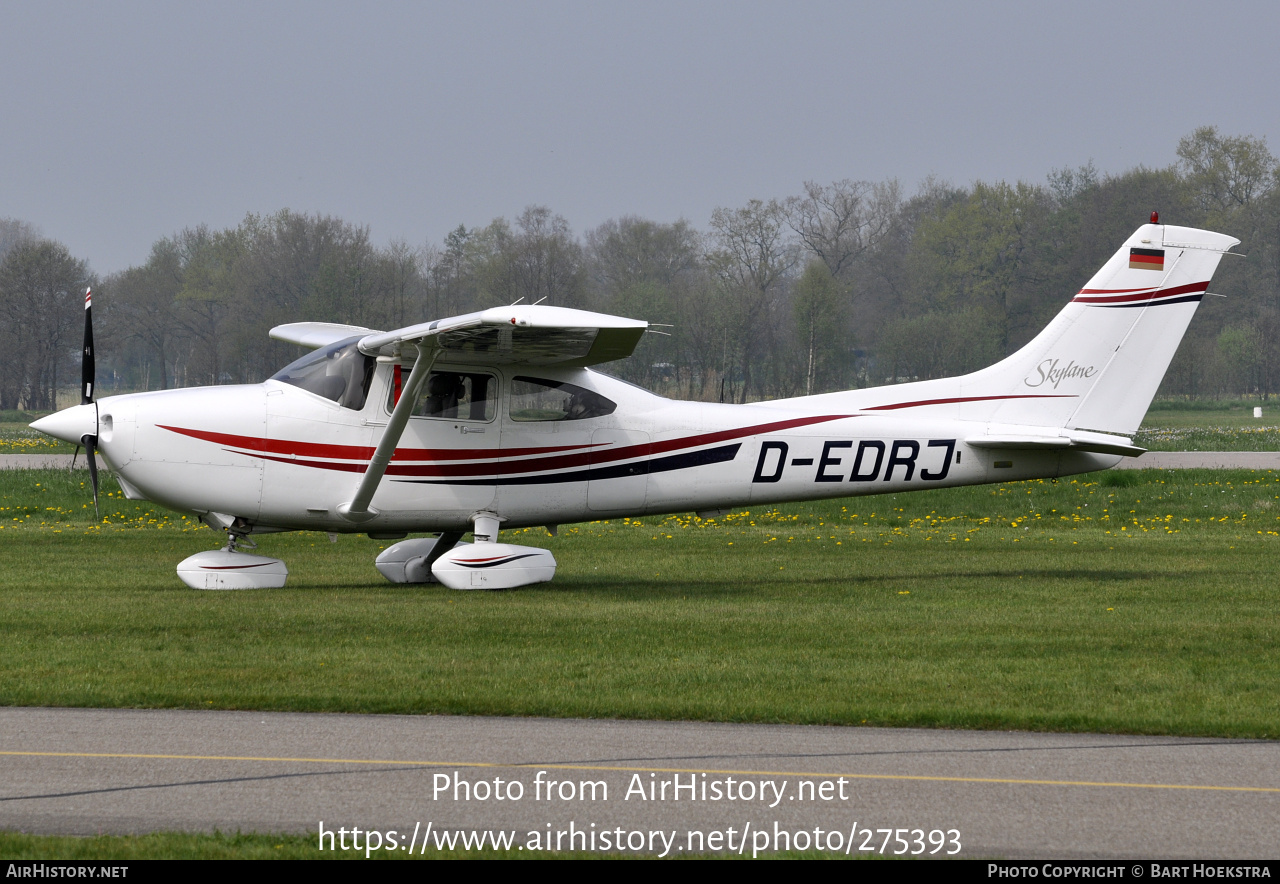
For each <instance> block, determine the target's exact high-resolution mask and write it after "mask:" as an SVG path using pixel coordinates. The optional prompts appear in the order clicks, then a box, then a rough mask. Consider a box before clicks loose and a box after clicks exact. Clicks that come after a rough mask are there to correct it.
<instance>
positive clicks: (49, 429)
mask: <svg viewBox="0 0 1280 884" xmlns="http://www.w3.org/2000/svg"><path fill="white" fill-rule="evenodd" d="M31 429H33V430H39V431H40V432H41V433H44V434H45V435H47V436H53V437H54V438H55V439H61V440H62V441H63V442H70V443H71V444H72V445H79V444H80V438H81V437H82V436H95V435H97V433H98V410H97V407H96V406H94V405H73V406H71V407H70V408H64V409H62V411H59V412H55V413H54V414H51V415H49V416H48V417H42V418H40V420H38V421H36V422H35V423H33V424H31Z"/></svg>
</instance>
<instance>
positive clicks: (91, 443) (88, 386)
mask: <svg viewBox="0 0 1280 884" xmlns="http://www.w3.org/2000/svg"><path fill="white" fill-rule="evenodd" d="M96 371H97V366H96V365H95V363H94V360H93V288H92V287H90V288H87V289H85V290H84V348H83V350H81V353H80V404H81V405H92V404H93V382H94V375H95V374H96ZM80 442H81V444H82V445H84V453H85V455H87V457H88V460H89V484H90V485H92V486H93V516H94V518H95V519H98V518H101V513H99V511H98V407H97V406H96V405H94V407H93V433H92V434H88V433H86V434H85V435H83V436H81V437H80ZM78 450H79V449H77V451H78ZM74 462H75V455H72V463H74Z"/></svg>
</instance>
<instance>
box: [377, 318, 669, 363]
mask: <svg viewBox="0 0 1280 884" xmlns="http://www.w3.org/2000/svg"><path fill="white" fill-rule="evenodd" d="M648 327H649V323H647V322H644V321H643V320H639V319H624V318H622V317H620V316H609V315H607V314H604V313H591V312H589V311H586V310H573V309H570V308H568V307H543V306H537V305H530V306H523V305H521V306H514V307H493V308H490V309H489V310H481V311H479V312H476V313H468V314H465V315H463V316H454V317H450V318H448V319H437V320H434V321H432V322H423V323H419V324H418V325H411V326H408V327H406V328H400V329H396V330H394V331H389V332H376V333H374V334H370V335H367V336H366V337H365V338H363V339H362V340H361V341H360V350H361V352H363V353H366V354H368V355H370V356H397V355H399V351H400V349H401V346H402V345H403V344H406V343H409V344H415V345H416V346H417V347H418V349H419V350H438V351H440V357H441V358H445V359H448V360H450V361H454V362H465V363H471V364H477V365H512V364H516V363H524V364H529V365H562V366H584V365H595V364H597V363H600V362H611V361H612V360H614V359H624V358H626V357H627V356H630V355H631V352H632V351H633V350H634V349H635V347H636V344H638V343H639V342H640V338H641V337H642V336H643V335H644V333H645V330H646V329H647V328H648Z"/></svg>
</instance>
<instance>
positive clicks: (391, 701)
mask: <svg viewBox="0 0 1280 884" xmlns="http://www.w3.org/2000/svg"><path fill="white" fill-rule="evenodd" d="M82 482H83V479H82V474H71V473H68V472H66V471H58V470H54V471H39V472H37V471H30V472H17V471H9V472H4V473H0V563H2V564H3V568H0V622H3V623H4V624H5V626H4V634H5V653H4V654H3V655H0V703H3V704H6V705H68V706H134V707H186V708H206V709H208V708H219V709H279V710H302V711H335V712H336V711H342V712H405V713H425V712H441V713H457V714H495V715H547V716H583V717H622V718H663V719H704V720H719V721H762V722H796V723H824V724H875V725H909V726H930V727H968V728H1025V729H1036V730H1071V731H1110V732H1137V733H1168V734H1212V735H1220V736H1241V737H1245V736H1247V737H1274V736H1276V734H1277V729H1278V727H1280V725H1278V724H1277V723H1278V722H1280V649H1278V647H1277V639H1278V638H1280V625H1277V620H1276V617H1275V610H1276V607H1277V605H1276V603H1277V601H1278V596H1280V589H1278V588H1277V585H1276V580H1275V573H1276V570H1277V564H1280V555H1278V550H1280V547H1278V546H1277V544H1280V476H1278V475H1277V474H1273V473H1271V472H1259V473H1250V472H1247V471H1238V472H1218V471H1179V472H1171V471H1141V472H1137V471H1135V472H1131V473H1105V474H1101V476H1099V477H1093V478H1090V477H1084V478H1083V479H1079V480H1076V481H1063V482H1057V483H1054V482H1048V481H1046V482H1028V483H1013V484H1006V485H999V486H984V487H977V488H968V489H947V490H940V491H930V492H921V493H915V494H906V495H898V496H896V497H895V496H884V497H873V498H860V499H853V500H844V501H833V502H823V503H819V504H811V505H795V506H789V507H785V508H782V509H774V508H765V509H761V510H752V511H749V512H743V513H735V514H732V515H730V516H726V517H724V518H722V519H720V520H717V521H713V522H704V521H701V520H698V519H696V518H694V517H692V516H684V517H673V518H666V519H659V518H645V519H640V520H614V521H612V522H601V523H592V524H585V525H580V526H572V527H566V528H564V529H562V531H561V534H560V536H559V537H556V538H551V537H548V536H546V534H545V532H543V531H541V529H538V530H530V531H528V532H519V531H516V532H504V533H503V539H504V540H506V541H509V542H515V543H521V542H523V543H530V544H534V545H538V546H545V547H547V548H549V549H551V550H552V551H553V552H554V553H555V555H556V558H557V560H558V561H559V563H560V570H559V573H558V574H557V577H556V580H555V582H554V583H551V584H543V585H540V586H535V587H527V588H525V589H522V590H518V591H514V592H505V593H492V592H478V593H465V592H454V591H451V590H447V589H443V588H441V587H439V586H420V587H404V586H394V585H392V584H388V583H385V582H384V581H383V580H382V579H381V577H379V576H378V575H377V573H376V572H375V571H374V569H373V567H372V560H373V558H374V556H375V555H376V554H377V552H378V550H379V549H380V548H382V547H383V546H385V544H382V543H378V542H375V541H371V540H369V539H368V538H365V537H343V538H341V539H340V540H339V542H338V543H337V544H330V543H329V542H328V541H327V540H326V539H325V537H324V536H323V535H314V534H295V535H271V536H266V537H263V538H261V539H260V540H259V543H260V547H261V550H260V551H261V552H263V553H265V554H267V555H277V556H280V557H281V558H283V559H284V560H285V561H286V562H287V563H288V564H289V567H290V571H291V576H290V578H289V580H290V582H289V586H288V587H286V588H285V589H283V590H269V591H254V592H228V593H217V592H195V591H192V590H188V589H186V588H185V587H183V586H182V585H181V584H180V583H179V581H178V580H177V577H176V575H175V574H174V570H173V569H174V566H175V565H176V563H177V562H178V561H179V560H180V559H182V558H184V557H185V556H187V555H189V554H191V553H193V552H196V551H199V550H201V549H209V548H213V547H215V546H217V545H218V538H216V537H215V536H214V535H213V534H212V532H210V531H208V529H205V528H197V527H195V526H193V524H192V523H191V522H190V521H189V520H184V519H182V517H180V516H174V515H172V514H168V513H166V512H164V511H162V510H158V509H156V508H152V507H149V506H147V505H145V504H137V503H133V502H130V501H124V500H122V499H121V498H120V497H119V492H118V491H111V492H109V493H110V494H111V495H112V496H110V497H104V509H103V512H104V519H103V520H102V521H101V522H97V523H95V522H94V521H93V520H92V518H91V514H92V507H91V505H88V504H87V494H86V492H85V489H84V487H83V484H82ZM108 487H110V485H108Z"/></svg>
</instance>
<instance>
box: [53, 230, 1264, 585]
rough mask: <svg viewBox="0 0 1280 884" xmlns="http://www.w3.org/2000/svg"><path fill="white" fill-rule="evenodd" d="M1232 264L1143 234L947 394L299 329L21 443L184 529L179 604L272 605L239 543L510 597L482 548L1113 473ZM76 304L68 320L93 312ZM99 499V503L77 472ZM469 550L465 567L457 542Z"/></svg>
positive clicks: (1199, 239)
mask: <svg viewBox="0 0 1280 884" xmlns="http://www.w3.org/2000/svg"><path fill="white" fill-rule="evenodd" d="M1238 243H1239V240H1236V239H1233V238H1232V237H1229V236H1225V235H1223V234H1219V233H1212V232H1209V231H1204V230H1195V229H1191V228H1186V227H1172V226H1166V225H1162V224H1160V223H1158V218H1157V216H1156V215H1155V214H1154V213H1153V214H1152V217H1151V223H1150V224H1146V225H1143V226H1142V227H1140V228H1139V229H1138V230H1137V232H1135V233H1134V234H1133V235H1132V236H1131V237H1130V238H1129V239H1128V241H1127V242H1125V243H1124V245H1123V246H1121V247H1120V250H1119V251H1117V252H1116V253H1115V255H1113V256H1112V258H1111V260H1109V261H1107V263H1106V264H1105V265H1103V267H1102V269H1101V270H1100V271H1098V273H1097V274H1096V275H1095V276H1094V277H1093V279H1091V280H1090V281H1089V282H1088V283H1087V284H1086V285H1085V286H1084V288H1082V289H1081V290H1080V291H1079V292H1078V293H1077V294H1076V295H1075V297H1073V298H1072V299H1071V300H1070V301H1069V302H1068V303H1067V305H1066V306H1065V307H1064V308H1063V309H1062V312H1061V313H1059V314H1058V316H1057V317H1056V318H1055V319H1054V320H1053V321H1052V322H1051V323H1049V325H1048V326H1047V327H1046V328H1045V329H1044V330H1043V331H1042V332H1041V333H1040V334H1039V335H1037V336H1036V337H1035V339H1034V340H1032V341H1031V342H1030V343H1028V344H1027V345H1026V346H1025V347H1023V348H1022V349H1021V350H1019V351H1018V352H1016V353H1014V354H1013V355H1012V356H1009V357H1008V358H1006V359H1004V360H1002V361H1001V362H999V363H997V364H995V365H993V366H991V367H989V368H986V369H983V370H981V371H977V372H974V373H972V374H967V375H964V376H961V377H954V378H944V379H940V380H930V381H921V382H918V383H910V384H901V385H898V386H888V387H876V388H871V389H863V390H848V391H845V392H840V393H827V394H823V395H817V396H804V397H800V398H795V399H783V400H775V401H771V402H759V403H753V404H749V405H723V404H711V403H703V402H680V401H673V400H670V399H665V398H663V397H661V396H657V395H655V394H653V393H650V392H648V391H646V390H642V389H640V388H638V387H635V386H632V385H631V384H628V383H625V382H623V381H620V380H617V379H616V378H613V377H610V376H608V375H605V374H601V373H599V372H595V371H592V370H591V369H590V366H592V365H596V364H599V363H603V362H608V361H610V360H614V359H620V358H623V357H626V356H628V355H630V353H631V352H632V350H633V349H634V347H635V345H636V343H637V342H638V341H639V340H640V337H641V335H643V334H644V333H645V330H646V329H647V327H648V323H646V322H642V321H638V320H633V319H623V318H619V317H615V316H606V315H603V314H598V313H589V312H584V311H580V310H569V309H564V308H559V307H548V306H512V307H495V308H493V309H490V310H483V311H480V312H478V313H470V314H467V315H465V316H455V317H450V318H448V319H438V320H435V321H432V322H424V323H422V324H420V325H413V326H409V327H408V328H401V329H396V330H395V331H387V332H383V331H374V330H371V329H366V328H361V327H357V326H348V325H337V324H331V323H320V322H301V323H293V324H289V325H282V326H278V327H276V328H274V329H272V330H271V336H272V337H273V338H276V339H277V340H283V341H292V342H294V343H296V344H301V345H304V346H307V347H314V348H319V349H316V350H315V351H314V352H311V353H310V354H308V355H306V356H304V357H303V358H301V359H299V360H297V361H296V362H294V363H292V364H291V365H289V366H287V367H285V368H284V369H282V370H281V371H280V372H279V373H278V374H276V375H275V376H274V377H272V378H270V379H269V380H267V381H265V382H264V383H261V384H253V385H246V386H222V387H204V388H196V389H181V390H166V391H160V392H152V393H134V394H129V395H123V396H112V397H109V398H106V399H102V400H101V401H98V402H94V401H93V400H92V374H93V356H92V338H91V332H90V328H91V322H90V320H89V316H90V313H89V312H86V354H85V360H84V362H85V369H84V374H85V389H84V395H83V404H81V405H78V406H74V407H72V408H68V409H65V410H63V411H60V412H58V413H57V414H53V415H50V416H48V417H46V418H43V419H41V420H38V421H36V422H35V423H33V424H32V426H33V427H34V428H35V429H37V430H40V431H42V432H44V433H47V434H49V435H51V436H56V437H57V438H59V439H64V440H66V441H68V442H72V443H76V444H84V445H86V447H87V448H88V449H89V454H90V463H91V464H92V463H93V457H92V455H93V450H94V449H95V448H96V449H97V450H99V451H100V452H101V454H102V458H103V460H104V461H105V463H106V464H107V465H108V466H109V467H110V469H111V471H112V472H113V473H114V474H115V476H116V479H117V481H118V482H119V483H120V487H121V488H122V489H123V490H124V493H125V495H126V496H127V497H128V498H130V499H132V500H144V499H145V500H151V501H154V502H156V503H159V504H162V505H164V506H166V507H170V508H172V509H174V510H179V511H182V512H186V513H194V514H196V515H197V516H199V518H200V519H202V520H203V521H204V522H205V523H206V524H208V525H209V526H210V527H211V528H214V529H215V530H218V531H225V532H226V535H227V545H226V547H225V548H224V549H222V550H211V551H206V552H201V553H198V554H196V555H193V556H191V557H190V558H188V559H186V560H185V561H183V562H182V563H181V564H180V565H179V566H178V574H179V576H180V577H181V578H182V580H183V581H184V582H185V583H187V585H189V586H192V587H196V588H206V589H232V588H235V589H242V588H266V587H277V586H283V585H284V581H285V577H286V575H287V574H288V570H287V568H286V567H285V565H284V563H283V562H281V561H279V560H278V559H273V558H267V557H264V556H259V555H251V554H248V553H246V552H243V551H242V549H241V548H242V547H248V548H252V547H253V544H252V541H251V540H249V535H253V534H262V533H268V532H276V531H324V532H330V533H341V532H363V533H367V534H368V535H369V536H370V537H373V538H377V539H399V538H403V537H406V536H407V535H409V534H419V533H429V534H431V535H433V536H429V537H423V538H416V539H410V540H404V541H403V542H400V543H396V544H394V545H392V546H391V547H389V548H388V549H386V550H385V551H384V552H383V553H382V554H381V555H379V556H378V558H377V562H376V566H377V568H378V570H379V571H380V572H381V573H382V574H383V575H384V576H385V577H387V578H388V579H389V580H392V581H394V582H397V583H426V582H432V581H439V582H440V583H443V584H445V585H446V586H449V587H452V588H454V589H473V588H493V589H497V588H511V587H517V586H524V585H527V584H531V583H537V582H541V581H546V580H550V579H551V578H552V577H553V575H554V574H555V569H556V561H555V559H554V558H553V557H552V555H551V553H550V552H549V551H548V550H545V549H538V548H536V547H530V546H519V545H515V544H508V543H500V542H499V541H498V532H499V530H500V528H503V527H505V528H523V527H528V526H537V525H545V526H546V527H547V528H548V530H549V531H550V532H551V533H552V534H554V533H555V531H556V527H557V526H558V525H560V524H564V523H569V522H581V521H585V520H592V519H609V518H614V517H620V516H642V515H651V514H654V513H671V512H688V511H694V512H698V513H700V514H704V515H705V514H707V513H719V512H725V511H728V510H730V509H733V508H738V507H747V506H759V505H762V504H774V503H781V502H784V501H797V500H811V499H816V498H827V497H848V496H851V495H859V494H883V493H886V492H900V491H912V490H917V489H924V488H942V487H946V486H952V485H975V484H981V483H985V482H1007V481H1011V480H1017V479H1031V478H1042V477H1054V476H1066V475H1071V474H1074V473H1086V472H1090V471H1093V470H1102V469H1107V468H1108V467H1111V466H1113V465H1115V464H1116V463H1118V462H1119V461H1120V459H1121V458H1122V457H1126V456H1128V457H1133V456H1136V455H1139V454H1141V453H1142V451H1143V449H1141V448H1136V447H1135V446H1134V445H1133V443H1132V440H1131V438H1130V437H1131V436H1132V434H1133V433H1134V431H1135V430H1136V429H1137V428H1138V425H1139V423H1140V422H1141V420H1142V417H1143V415H1144V414H1145V413H1146V410H1147V408H1148V406H1149V405H1150V403H1151V400H1152V398H1153V396H1154V395H1155V392H1156V388H1157V387H1158V386H1159V384H1160V380H1161V378H1162V377H1163V376H1164V373H1165V370H1166V369H1167V368H1168V366H1169V362H1170V360H1171V359H1172V358H1173V354H1174V351H1175V350H1176V349H1177V347H1178V343H1179V342H1180V341H1181V339H1182V336H1183V333H1184V332H1185V331H1186V328H1187V325H1188V323H1189V322H1190V321H1191V317H1192V316H1193V315H1194V313H1195V311H1196V307H1197V306H1198V305H1199V302H1200V300H1201V299H1202V298H1203V297H1204V295H1205V294H1206V291H1207V289H1208V285H1209V280H1210V278H1211V277H1212V275H1213V272H1214V270H1215V269H1216V267H1217V265H1218V261H1219V260H1220V258H1221V256H1222V255H1223V254H1224V253H1226V252H1227V251H1228V250H1229V249H1230V248H1232V247H1233V246H1235V245H1237V244H1238ZM88 307H89V301H88V298H87V297H86V310H88ZM93 479H94V498H95V503H96V500H97V480H96V473H95V475H94V476H93ZM467 532H470V533H471V534H472V535H473V541H474V542H472V543H462V542H461V540H462V537H463V535H464V534H465V533H467Z"/></svg>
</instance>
